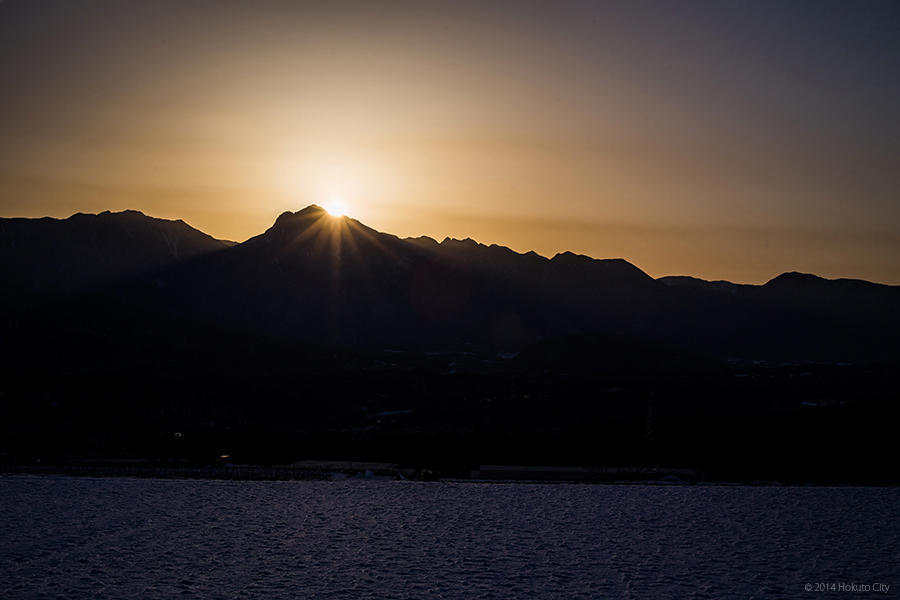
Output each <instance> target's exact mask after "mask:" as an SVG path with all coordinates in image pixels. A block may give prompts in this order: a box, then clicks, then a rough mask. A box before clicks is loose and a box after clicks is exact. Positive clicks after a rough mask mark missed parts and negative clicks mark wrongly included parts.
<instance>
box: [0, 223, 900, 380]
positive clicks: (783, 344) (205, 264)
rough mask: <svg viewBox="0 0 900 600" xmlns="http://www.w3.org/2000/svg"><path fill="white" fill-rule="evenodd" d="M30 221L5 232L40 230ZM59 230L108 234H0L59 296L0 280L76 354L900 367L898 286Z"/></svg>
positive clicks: (361, 239) (415, 241) (119, 227)
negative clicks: (84, 343) (333, 353)
mask: <svg viewBox="0 0 900 600" xmlns="http://www.w3.org/2000/svg"><path fill="white" fill-rule="evenodd" d="M40 221H42V220H40V219H38V220H33V221H29V220H24V221H21V222H18V224H17V227H20V228H22V227H25V226H26V225H32V226H34V230H35V231H40V230H41V227H42V225H40V223H39V222H40ZM53 222H54V223H56V224H57V225H58V224H59V223H67V224H68V225H67V226H69V227H71V228H73V230H74V231H76V232H82V231H85V230H84V229H82V228H80V227H81V225H82V224H88V225H90V224H96V223H103V224H104V225H105V226H106V228H105V229H104V228H101V230H102V231H105V232H106V233H105V234H104V235H102V236H99V237H98V236H96V235H95V236H94V238H96V240H98V241H97V243H96V244H94V245H92V246H90V248H88V250H86V251H82V250H83V249H82V247H81V245H80V244H81V238H80V237H79V236H78V235H64V236H61V237H59V239H57V240H55V242H54V244H55V245H54V248H55V251H54V252H55V253H54V254H51V255H50V256H49V257H48V256H46V255H42V254H40V253H37V254H35V255H34V256H28V254H27V250H28V249H29V248H32V247H35V244H31V245H30V246H28V245H26V246H25V247H24V249H25V251H26V254H25V257H26V258H27V260H25V261H24V262H23V261H21V260H20V258H21V256H20V255H21V254H22V251H23V247H18V246H16V245H15V244H10V243H7V242H8V241H9V239H11V238H10V236H8V235H6V234H5V232H6V230H7V229H8V227H7V221H0V264H3V265H16V264H19V263H22V264H25V265H26V267H24V268H19V270H18V272H17V273H18V275H19V276H20V278H22V276H23V273H24V274H25V275H27V277H25V278H24V280H25V281H26V283H27V280H28V278H29V277H30V278H32V279H35V280H38V281H40V282H48V281H49V282H56V281H57V279H58V278H59V276H58V273H63V275H67V276H68V277H69V280H67V281H69V283H70V284H71V285H68V286H67V287H65V288H64V289H63V290H62V292H63V293H62V294H61V295H60V294H59V293H56V294H55V295H54V293H52V292H59V290H56V289H55V288H54V287H53V285H44V286H43V287H42V286H41V285H35V286H32V288H31V289H27V290H25V286H24V285H18V286H17V285H13V284H14V283H16V282H15V281H12V280H14V279H15V277H12V276H11V274H12V275H15V274H16V271H15V270H14V269H11V268H10V269H9V270H7V271H4V272H3V276H2V277H3V280H2V281H0V284H3V287H0V290H2V291H3V294H4V295H3V298H4V303H5V306H7V307H10V306H15V307H17V309H18V310H19V312H20V313H23V314H27V313H28V312H29V311H30V310H31V307H33V306H42V307H44V308H43V309H42V312H41V313H40V319H45V322H44V321H40V320H39V319H38V320H35V319H36V318H35V319H32V320H30V321H26V323H27V324H26V325H22V326H21V327H20V328H19V331H20V333H21V334H22V335H31V337H33V338H35V339H45V340H46V343H47V344H57V343H58V344H61V345H62V346H66V345H68V346H69V347H77V341H76V340H77V339H78V336H79V335H82V334H81V333H79V332H83V331H85V330H89V331H92V332H95V333H97V334H99V335H101V336H102V338H103V339H104V340H108V341H115V343H116V344H119V345H124V346H128V345H129V344H135V343H137V342H136V341H134V340H142V341H141V342H140V343H141V344H142V345H143V347H145V348H146V352H150V353H151V354H152V349H154V348H157V349H159V348H163V347H166V346H167V345H168V344H170V340H172V339H179V340H181V341H180V342H179V344H183V345H184V348H185V355H184V356H182V359H183V360H186V361H188V362H190V361H194V360H198V359H197V358H196V355H202V353H203V349H204V347H205V345H206V342H205V341H204V340H208V339H220V338H221V336H222V335H226V336H233V338H234V339H235V340H236V339H244V338H245V337H248V338H249V339H254V340H255V341H254V342H253V344H255V345H257V346H260V347H272V348H274V347H276V346H277V345H287V346H294V347H306V348H313V347H333V348H369V349H376V348H409V349H419V350H425V349H435V348H443V349H448V348H449V349H457V350H463V349H465V348H473V347H477V348H482V349H485V351H490V352H501V353H504V354H509V353H516V352H520V351H523V350H526V349H528V348H537V347H540V346H542V345H546V344H548V343H550V342H552V341H553V340H569V342H566V343H565V345H567V346H570V347H573V348H574V347H580V348H585V349H586V350H585V351H586V352H592V353H599V354H597V356H601V355H602V356H611V355H610V352H611V350H610V348H609V347H607V345H612V346H613V347H616V346H618V347H620V348H623V349H624V348H630V350H628V354H627V355H628V356H629V357H630V358H629V359H628V360H627V361H626V362H631V363H635V364H637V363H640V362H641V359H640V356H641V355H642V354H644V355H646V356H647V357H650V356H655V357H657V358H654V359H652V360H653V362H654V363H655V364H660V365H661V364H662V362H663V358H661V357H664V356H670V355H673V353H675V354H678V353H681V354H683V355H690V356H693V355H704V356H714V357H718V358H719V359H724V358H726V357H733V356H737V357H745V358H752V357H766V358H770V357H785V358H792V357H799V358H801V359H804V360H805V359H810V360H813V359H815V360H819V359H821V360H826V359H827V360H876V359H880V358H884V357H888V358H890V357H895V356H897V354H898V351H897V349H896V348H895V347H894V345H893V344H891V343H890V336H891V335H894V334H895V333H896V334H897V335H900V311H898V307H900V294H898V292H900V286H885V285H881V284H873V283H869V282H862V281H854V280H827V279H823V278H820V277H816V276H810V275H802V274H796V273H790V272H789V273H785V274H783V275H780V276H778V277H775V278H773V279H772V280H771V281H770V282H767V283H766V284H764V285H746V284H732V283H729V282H707V281H705V280H701V279H697V278H686V277H663V278H658V279H654V278H652V277H650V276H649V275H648V274H646V273H645V272H643V271H642V270H641V269H640V268H638V267H637V266H635V265H633V264H631V263H630V262H628V261H626V260H624V259H595V258H592V257H589V256H585V255H579V254H575V253H573V252H560V253H557V254H556V255H554V256H553V257H552V258H546V257H543V256H540V255H538V254H537V253H534V252H528V253H518V252H515V251H513V250H511V249H509V248H507V247H505V246H499V245H497V244H491V245H489V246H488V245H484V244H480V243H478V242H476V241H475V240H472V239H470V238H466V239H463V240H454V239H452V238H447V239H445V240H444V241H442V242H440V243H438V242H436V241H435V240H432V239H431V238H425V237H419V238H406V239H401V238H399V237H397V236H394V235H391V234H388V233H383V232H379V231H376V230H374V229H372V228H370V227H368V226H366V225H364V224H363V223H360V222H359V221H357V220H355V219H352V218H350V217H332V216H330V215H328V214H327V212H326V211H325V210H324V209H322V208H321V207H319V206H316V205H311V206H308V207H306V208H304V209H302V210H299V211H296V212H291V211H286V212H284V213H282V214H281V215H279V216H278V218H277V219H276V220H275V222H274V223H273V225H272V226H271V227H269V228H268V229H267V230H266V231H264V232H263V233H261V234H259V235H257V236H254V237H252V238H250V239H248V240H247V241H245V242H242V243H240V244H228V243H227V242H223V241H221V240H215V239H214V238H211V237H210V236H207V235H206V234H203V233H202V232H200V231H198V230H194V229H193V228H190V227H189V226H187V225H186V224H184V223H181V224H178V222H175V221H166V220H154V219H153V218H152V217H147V216H146V215H143V214H142V213H139V212H137V211H131V212H128V213H108V214H107V213H101V214H100V215H94V216H90V215H82V216H77V218H76V216H74V215H73V218H70V219H67V220H65V221H53ZM26 228H27V227H26ZM88 230H89V231H90V229H88ZM107 230H109V231H107ZM135 232H137V233H135ZM130 234H135V235H130ZM137 234H140V235H137ZM175 234H178V236H176V237H175V238H174V240H175V243H177V244H182V245H181V246H178V247H181V248H189V249H192V251H190V252H186V253H180V254H179V253H174V254H173V252H172V246H171V243H172V242H173V237H172V236H175ZM4 236H5V237H4ZM179 236H180V237H179ZM38 238H40V236H36V237H35V240H37V239H38ZM92 239H93V238H92ZM35 240H32V241H33V242H34V241H35ZM67 244H68V246H67ZM192 244H193V245H192ZM38 246H40V244H39V243H38ZM106 255H109V256H112V257H115V259H116V260H118V261H119V262H117V263H116V264H115V265H114V266H115V267H116V268H114V269H105V270H104V269H99V273H100V275H102V277H101V276H99V275H97V276H94V275H91V276H89V277H82V279H81V280H78V277H80V276H81V275H82V274H83V273H82V271H83V270H84V271H87V272H88V275H90V274H91V273H92V272H93V271H91V269H89V268H87V267H88V266H91V265H92V263H91V261H100V262H101V263H102V260H101V259H102V258H103V257H105V256H106ZM60 257H63V258H65V260H64V259H63V258H60ZM98 257H99V258H98ZM148 257H149V258H148ZM136 258H137V259H140V260H134V259H136ZM123 265H124V266H123ZM101 266H102V264H101ZM91 268H93V267H92V266H91ZM73 278H74V280H75V281H74V283H73V282H72V280H73ZM64 279H65V278H64ZM11 281H12V283H10V282H11ZM23 290H25V292H27V293H25V292H23ZM723 292H726V293H723ZM60 299H63V300H65V302H60V301H59V300H60ZM32 312H33V311H32ZM136 315H140V317H139V318H138V317H136ZM36 331H39V332H41V333H40V335H37V334H35V333H34V332H36ZM187 332H190V333H187ZM92 335H93V334H92ZM60 336H62V337H66V336H68V338H67V339H68V341H67V342H65V343H63V342H61V341H60ZM579 338H581V339H584V340H590V341H589V342H585V343H581V342H578V341H577V339H579ZM604 340H605V341H604ZM553 343H555V342H553ZM548 347H553V346H552V344H551V346H548ZM188 348H189V350H188ZM661 349H662V350H661ZM240 351H241V352H243V350H240ZM623 351H624V350H623ZM530 355H531V356H532V357H534V356H548V357H550V358H547V360H555V359H553V358H552V357H554V356H555V357H562V356H568V355H571V353H568V354H567V353H565V352H560V351H557V350H554V351H552V352H550V353H549V354H546V355H545V354H542V353H540V352H538V353H535V352H531V353H530ZM673 356H674V355H673ZM166 360H172V361H174V360H176V359H175V358H174V355H173V358H170V359H166ZM560 360H561V359H560ZM604 360H606V362H607V363H608V364H614V363H615V364H620V363H621V362H622V360H617V361H611V360H608V359H604ZM99 362H102V361H99ZM579 362H580V363H581V364H584V365H588V364H595V363H596V361H593V362H592V361H591V360H586V361H579ZM98 364H99V363H98ZM673 364H674V363H673Z"/></svg>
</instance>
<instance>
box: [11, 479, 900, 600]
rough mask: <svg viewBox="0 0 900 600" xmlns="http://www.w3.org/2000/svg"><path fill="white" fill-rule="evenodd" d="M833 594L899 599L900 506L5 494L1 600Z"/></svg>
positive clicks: (406, 489)
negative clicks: (854, 587) (823, 588)
mask: <svg viewBox="0 0 900 600" xmlns="http://www.w3.org/2000/svg"><path fill="white" fill-rule="evenodd" d="M807 583H809V584H811V585H816V584H822V583H825V584H829V585H830V584H832V583H833V584H835V585H838V584H841V583H843V584H844V585H845V586H847V585H849V584H861V583H862V584H869V585H871V584H875V583H880V584H884V585H890V586H891V587H890V588H889V589H888V591H887V593H884V592H876V591H871V592H860V591H852V592H851V591H847V592H844V593H841V592H840V591H829V592H816V591H815V589H814V590H813V591H810V592H807V591H805V590H804V586H805V584H807ZM844 589H845V590H850V589H851V588H849V587H845V588H844ZM823 593H824V594H826V595H835V594H836V595H839V596H843V597H846V594H849V595H850V597H854V598H860V597H884V598H890V597H897V596H898V595H900V489H897V488H779V487H716V486H708V487H707V486H702V487H701V486H698V487H684V486H603V485H523V484H471V483H410V482H382V481H357V480H347V481H341V482H221V481H190V480H138V479H95V478H69V477H54V476H5V477H0V596H2V597H3V598H94V597H107V598H173V597H197V598H201V597H202V598H362V599H367V598H373V599H374V598H379V599H380V598H416V599H418V598H567V599H568V598H786V597H797V598H812V597H815V596H817V595H821V594H823Z"/></svg>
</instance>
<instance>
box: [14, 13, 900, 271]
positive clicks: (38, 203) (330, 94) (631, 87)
mask: <svg viewBox="0 0 900 600" xmlns="http://www.w3.org/2000/svg"><path fill="white" fill-rule="evenodd" d="M898 28H900V9H898V7H897V5H896V4H893V3H889V2H868V3H865V4H860V3H855V4H847V3H839V2H821V3H816V4H815V5H812V4H809V3H798V2H777V3H776V2H772V3H768V2H761V3H753V4H746V3H732V2H709V3H707V2H691V3H680V4H678V5H674V4H671V3H662V2H650V3H640V4H636V3H600V4H596V3H586V2H567V3H528V2H519V3H509V4H506V3H491V4H487V5H485V4H482V3H474V2H473V3H468V2H461V3H453V4H444V5H441V4H427V5H424V4H422V3H402V2H398V3H391V4H388V5H383V6H382V5H374V4H372V3H364V2H343V3H331V4H328V5H314V4H297V3H288V2H275V1H271V2H260V3H243V2H215V3H213V2H206V1H198V2H192V3H182V2H158V3H152V4H151V3H140V2H116V3H105V2H87V3H79V4H77V5H75V4H69V3H57V2H41V3H33V2H25V1H16V0H7V1H6V2H3V3H0V55H2V56H3V58H4V60H2V61H0V86H2V87H3V89H4V95H3V97H2V98H0V127H2V128H3V131H4V135H3V137H2V139H0V159H2V166H0V214H2V215H3V216H27V217H38V216H45V215H49V216H55V217H67V216H69V215H70V214H72V213H75V212H100V211H103V210H122V209H126V208H134V209H139V210H141V211H143V212H145V213H147V214H150V215H153V216H157V217H163V218H174V219H178V218H183V219H185V220H186V221H188V222H189V223H190V224H191V225H193V226H195V227H197V228H198V229H201V230H203V231H205V232H207V233H209V234H211V235H214V236H216V237H219V238H226V239H234V240H237V241H243V240H245V239H247V238H249V237H251V236H253V235H256V234H258V233H261V232H262V231H264V230H265V229H266V228H267V227H268V226H270V225H271V224H272V222H273V221H274V219H275V217H277V215H278V214H280V213H281V212H283V211H285V210H291V211H296V210H298V209H300V208H302V207H304V206H306V205H308V204H312V203H316V204H319V205H323V206H326V207H327V206H329V205H335V204H336V203H340V204H342V209H341V211H342V212H346V214H348V215H350V216H352V217H354V218H357V219H359V220H360V221H362V222H364V223H366V224H367V225H370V226H372V227H374V228H376V229H378V230H381V231H386V232H390V233H393V234H396V235H399V236H401V237H406V236H419V235H429V236H431V237H434V238H436V239H442V238H444V237H445V236H451V237H459V238H463V237H472V238H474V239H476V240H478V241H480V242H482V243H486V244H490V243H498V244H502V245H506V246H510V247H511V248H513V249H515V250H517V251H520V252H524V251H528V250H535V251H537V252H539V253H541V254H544V255H547V256H552V255H553V254H555V253H557V252H561V251H566V250H570V251H573V252H578V253H583V254H588V255H590V256H594V257H597V258H607V257H621V258H625V259H626V260H628V261H629V262H632V263H634V264H636V265H637V266H639V267H640V268H641V269H643V270H644V271H646V272H648V273H649V274H651V275H652V276H654V277H659V276H663V275H675V274H687V275H694V276H698V277H703V278H705V279H728V280H731V281H735V282H748V283H761V282H764V281H766V280H768V279H770V278H771V277H773V276H775V275H777V274H778V273H781V272H784V271H803V272H812V273H816V274H818V275H821V276H824V277H854V278H861V279H868V280H872V281H878V282H882V283H900V227H898V225H900V202H898V198H897V189H900V186H898V184H900V120H898V119H897V117H896V108H895V107H896V106H898V105H900V76H898V75H897V73H900V68H898V67H900V64H898V62H900V59H898V57H900V34H898V31H900V29H898Z"/></svg>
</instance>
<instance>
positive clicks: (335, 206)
mask: <svg viewBox="0 0 900 600" xmlns="http://www.w3.org/2000/svg"><path fill="white" fill-rule="evenodd" d="M323 208H324V209H325V210H326V211H328V214H329V215H331V216H332V217H343V216H344V215H346V214H347V207H346V206H345V205H344V200H343V199H342V198H341V197H340V196H335V197H334V198H332V199H331V200H329V201H328V202H326V203H325V205H324V206H323Z"/></svg>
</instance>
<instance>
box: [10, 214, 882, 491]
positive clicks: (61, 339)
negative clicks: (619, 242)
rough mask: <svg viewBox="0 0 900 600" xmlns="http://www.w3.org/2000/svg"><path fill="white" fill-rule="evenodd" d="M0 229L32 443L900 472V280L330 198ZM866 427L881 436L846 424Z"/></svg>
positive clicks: (455, 464)
mask: <svg viewBox="0 0 900 600" xmlns="http://www.w3.org/2000/svg"><path fill="white" fill-rule="evenodd" d="M0 234H2V235H0V265H2V266H3V270H2V279H0V281H2V282H3V286H4V287H3V290H4V303H5V305H6V306H7V307H15V309H16V310H15V311H8V312H7V318H6V319H5V321H4V324H3V337H4V340H5V342H4V344H3V357H2V358H3V365H4V367H3V374H4V375H3V382H4V383H3V389H2V390H0V392H2V393H3V394H4V397H5V398H6V399H7V400H5V401H4V404H3V406H4V410H5V411H6V412H5V415H4V416H5V422H6V423H8V425H7V426H6V427H7V430H6V433H5V439H6V442H5V444H6V445H5V447H4V449H3V450H2V451H3V452H6V453H8V454H9V455H15V456H18V457H20V458H21V457H22V456H33V455H39V454H41V453H42V452H44V453H48V452H49V453H50V454H54V453H55V455H60V453H62V454H66V453H69V454H72V455H79V456H80V455H83V454H84V453H85V452H99V453H101V454H103V453H109V452H126V451H130V452H136V453H138V454H140V455H146V454H154V453H155V454H160V453H161V454H169V455H174V456H183V455H190V456H194V457H206V458H209V457H211V456H214V455H216V454H215V453H216V452H219V451H225V450H228V453H231V452H233V451H236V452H238V454H239V455H242V456H243V458H244V459H245V460H250V459H253V460H263V461H266V460H268V461H271V460H276V461H282V462H284V461H285V460H287V459H294V458H301V457H308V458H352V457H354V456H357V457H362V458H367V459H371V458H386V459H391V460H401V461H402V460H407V459H409V458H410V457H413V456H415V457H417V458H416V460H420V461H424V462H426V463H428V464H437V463H440V464H442V465H445V466H448V465H449V466H448V468H459V467H460V466H461V465H466V466H470V463H473V462H474V461H479V460H480V461H482V462H498V461H501V462H502V461H506V462H516V461H518V462H522V461H526V462H545V463H546V462H550V463H557V464H558V463H561V462H565V463H589V464H608V463H609V462H610V461H617V462H620V463H636V462H642V463H647V462H648V461H649V462H663V463H670V464H675V463H677V464H690V465H692V466H698V465H699V466H702V467H704V468H706V469H708V470H715V469H720V470H721V469H725V470H726V471H727V472H732V473H740V474H746V473H752V474H756V475H759V476H766V475H774V474H779V473H780V476H783V477H790V476H794V475H797V476H799V475H798V474H800V475H802V474H806V475H809V476H811V477H815V478H817V479H823V478H827V477H826V475H827V474H828V473H829V472H830V473H832V474H833V475H834V474H835V473H839V475H834V479H836V480H849V479H853V477H852V476H851V475H853V473H854V472H855V473H856V474H857V475H859V473H860V472H861V471H860V467H859V464H860V461H868V462H867V463H866V465H867V466H866V467H865V476H860V477H857V478H856V479H860V478H862V479H864V480H873V479H875V480H882V479H884V478H885V477H886V478H888V479H890V478H891V477H894V476H895V475H896V474H895V473H894V471H895V470H896V469H894V471H891V470H890V469H888V470H887V474H885V469H884V468H883V467H884V465H885V464H886V463H884V461H883V460H882V455H883V454H884V455H886V454H885V452H884V449H885V448H886V446H885V444H888V442H887V441H886V438H884V439H882V438H880V437H878V431H880V430H879V429H878V428H879V427H881V426H882V425H883V424H884V423H887V422H889V419H892V418H893V416H895V415H896V406H897V405H896V402H897V391H896V390H897V389H898V386H897V385H896V383H897V381H896V376H895V375H893V373H895V369H894V366H896V365H895V363H896V362H897V361H898V360H900V345H898V344H897V343H896V340H897V339H900V287H895V286H884V285H878V284H873V283H868V282H863V281H855V280H836V281H831V280H825V279H821V278H818V277H815V276H812V275H802V274H797V273H786V274H784V275H781V276H779V277H776V278H775V279H773V280H772V281H770V282H768V283H767V284H765V285H762V286H751V285H736V284H731V283H728V282H706V281H702V280H698V279H693V278H687V277H667V278H662V279H660V280H654V279H653V278H651V277H649V276H648V275H647V274H645V273H644V272H642V271H641V270H640V269H638V268H637V267H635V266H634V265H631V264H630V263H628V262H626V261H624V260H621V259H614V260H596V259H592V258H590V257H586V256H580V255H575V254H572V253H568V252H566V253H562V254H558V255H556V256H554V257H553V258H550V259H548V258H545V257H542V256H539V255H537V254H535V253H533V252H530V253H526V254H518V253H516V252H513V251H512V250H510V249H508V248H504V247H502V246H496V245H492V246H485V245H482V244H478V243H477V242H475V241H473V240H470V239H466V240H454V239H449V238H448V239H445V240H443V241H442V242H437V241H436V240H432V239H430V238H415V239H405V240H404V239H400V238H397V237H395V236H392V235H389V234H385V233H381V232H378V231H375V230H373V229H371V228H369V227H366V226H365V225H363V224H362V223H359V222H358V221H355V220H353V219H349V218H346V217H344V218H334V217H331V216H329V215H328V214H327V213H325V211H323V210H322V209H321V208H319V207H317V206H310V207H308V208H306V209H304V210H301V211H298V212H296V213H290V212H288V213H284V214H283V215H281V216H280V217H279V218H278V219H277V220H276V222H275V223H274V224H273V226H272V227H271V228H269V229H268V230H267V231H266V232H264V233H262V234H260V235H259V236H256V237H254V238H252V239H250V240H247V241H246V242H244V243H241V244H230V243H227V242H222V241H219V240H215V239H213V238H211V237H209V236H206V235H205V234H203V233H201V232H199V231H196V230H194V229H191V228H190V227H188V226H187V225H185V224H184V223H182V222H172V221H162V220H158V219H152V218H150V217H146V216H144V215H142V214H140V213H135V212H132V211H129V212H126V213H119V214H109V213H104V214H102V215H76V216H74V217H72V218H70V219H67V220H65V221H56V220H47V219H40V220H25V219H12V220H3V221H0ZM892 415H893V416H892ZM850 426H852V427H857V426H858V427H859V428H860V429H859V431H866V432H868V433H866V434H865V435H863V434H862V433H854V434H853V435H851V436H849V437H848V436H847V435H844V437H843V438H841V440H840V441H839V442H838V441H835V436H837V435H839V432H840V431H842V429H841V428H846V427H850ZM186 432H187V433H189V435H187V437H185V435H186ZM176 433H178V434H180V435H179V436H176V435H175V434H176ZM184 439H189V442H184V441H183V440H184ZM763 440H766V442H765V443H764V442H763ZM238 448H239V449H240V450H239V451H238V450H236V449H238ZM206 458H204V460H205V459H206ZM834 469H837V471H835V470H834Z"/></svg>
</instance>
